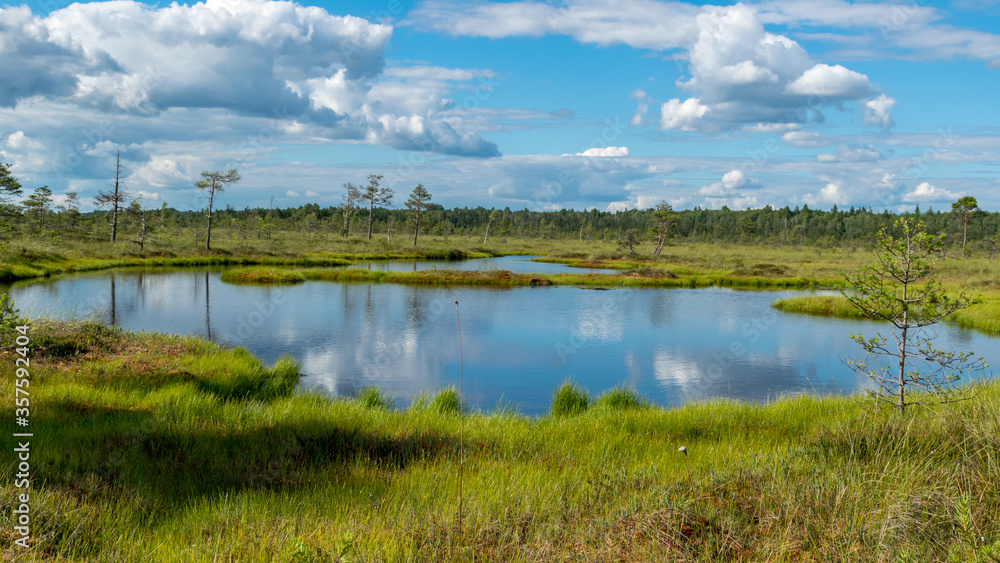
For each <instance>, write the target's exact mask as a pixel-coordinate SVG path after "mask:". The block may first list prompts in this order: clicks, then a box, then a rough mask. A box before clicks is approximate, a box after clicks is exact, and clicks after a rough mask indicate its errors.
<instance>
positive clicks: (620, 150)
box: [576, 147, 628, 156]
mask: <svg viewBox="0 0 1000 563" xmlns="http://www.w3.org/2000/svg"><path fill="white" fill-rule="evenodd" d="M576 156H628V147H605V148H590V149H587V150H585V151H583V152H578V153H576Z"/></svg>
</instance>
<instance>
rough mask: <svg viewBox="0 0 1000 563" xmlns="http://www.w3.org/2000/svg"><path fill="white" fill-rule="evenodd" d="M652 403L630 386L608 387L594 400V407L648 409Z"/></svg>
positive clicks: (605, 408) (619, 409) (613, 409)
mask: <svg viewBox="0 0 1000 563" xmlns="http://www.w3.org/2000/svg"><path fill="white" fill-rule="evenodd" d="M651 406H652V405H651V403H650V402H649V401H646V400H645V399H643V398H642V396H641V395H639V392H638V391H636V390H635V389H632V388H631V387H615V388H613V389H608V390H607V391H605V392H604V393H601V396H600V397H598V398H597V400H596V401H594V408H597V409H604V410H612V411H622V410H629V409H648V408H650V407H651Z"/></svg>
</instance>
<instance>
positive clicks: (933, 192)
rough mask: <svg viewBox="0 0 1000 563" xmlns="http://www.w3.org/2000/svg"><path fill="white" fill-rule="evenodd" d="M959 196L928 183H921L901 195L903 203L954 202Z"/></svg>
mask: <svg viewBox="0 0 1000 563" xmlns="http://www.w3.org/2000/svg"><path fill="white" fill-rule="evenodd" d="M961 196H962V195H961V194H958V193H955V192H951V191H948V190H946V189H944V188H939V187H937V186H935V185H933V184H931V183H930V182H921V183H920V184H917V187H915V188H913V190H912V191H909V192H906V193H905V194H903V201H905V202H907V203H923V202H944V201H953V200H956V199H958V198H959V197H961Z"/></svg>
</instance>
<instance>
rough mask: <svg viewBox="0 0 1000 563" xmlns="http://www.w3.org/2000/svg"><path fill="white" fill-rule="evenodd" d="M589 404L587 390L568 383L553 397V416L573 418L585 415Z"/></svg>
mask: <svg viewBox="0 0 1000 563" xmlns="http://www.w3.org/2000/svg"><path fill="white" fill-rule="evenodd" d="M589 402H590V398H589V397H588V395H587V390H586V389H582V388H580V387H579V386H578V385H577V384H575V383H573V382H571V381H566V382H564V383H563V384H562V385H560V386H559V388H558V389H556V392H555V393H554V394H553V395H552V416H573V415H577V414H581V413H584V412H586V410H587V405H588V403H589Z"/></svg>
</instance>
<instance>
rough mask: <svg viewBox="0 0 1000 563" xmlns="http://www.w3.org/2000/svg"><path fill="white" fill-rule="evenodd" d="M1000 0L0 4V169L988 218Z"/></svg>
mask: <svg viewBox="0 0 1000 563" xmlns="http://www.w3.org/2000/svg"><path fill="white" fill-rule="evenodd" d="M998 22H1000V3H998V2H995V1H985V0H954V1H952V2H919V1H913V0H907V1H903V2H899V3H893V2H848V1H846V0H804V1H796V0H766V1H761V2H747V3H725V4H708V3H691V2H664V1H657V0H570V1H565V2H542V1H531V0H517V1H508V2H488V1H472V2H463V1H459V0H423V1H417V2H397V1H396V0H382V1H378V2H376V1H365V2H317V3H293V2H275V1H265V0H209V1H208V2H204V3H187V4H167V3H159V4H143V3H138V2H131V1H116V2H91V3H80V4H67V3H66V2H62V1H59V0H51V1H43V2H29V3H27V4H23V5H5V6H4V7H3V8H2V10H0V77H3V78H2V79H0V80H2V81H0V139H2V140H0V160H2V161H3V162H7V163H10V164H12V167H13V170H14V172H15V174H16V175H17V176H18V177H19V178H20V179H21V181H22V184H24V185H25V186H26V187H27V188H29V189H32V188H34V187H37V186H39V185H43V184H45V185H48V186H50V188H52V189H53V191H54V192H55V193H56V194H57V197H59V198H60V199H61V198H62V197H64V195H65V193H67V192H69V191H76V192H78V193H79V194H80V196H81V198H82V199H83V200H84V202H85V203H86V204H87V207H90V203H89V202H91V201H92V197H93V196H94V195H95V194H96V192H97V190H99V189H103V188H105V187H106V186H107V185H108V182H109V177H110V176H111V175H112V173H113V169H114V168H113V166H114V155H115V154H116V153H117V152H118V151H121V156H122V159H123V163H124V164H125V167H126V184H127V187H128V189H129V190H130V192H131V193H133V194H135V195H141V196H142V198H143V203H144V205H147V206H149V207H158V206H159V205H160V204H161V203H162V202H163V201H166V202H167V203H168V205H170V206H172V207H176V208H178V209H196V208H199V207H201V205H203V204H202V202H201V201H200V200H199V198H198V194H197V191H196V190H195V189H194V187H193V185H194V182H195V181H196V180H197V179H198V177H199V173H200V172H201V171H204V170H210V169H221V168H228V167H237V168H239V170H240V171H241V173H242V175H243V181H242V182H241V183H240V184H239V185H238V186H236V187H234V188H232V189H231V190H229V191H227V192H226V194H225V196H224V201H223V203H224V204H229V205H232V206H234V207H237V208H242V207H244V206H266V205H267V202H268V200H269V199H270V198H271V197H272V196H273V197H274V198H275V202H276V203H277V204H278V205H281V206H298V205H301V204H304V203H319V204H320V205H323V206H326V205H336V204H337V203H339V202H340V197H341V194H342V193H343V188H342V186H343V184H344V183H345V182H354V183H356V184H360V183H364V181H365V178H366V177H367V176H368V175H369V174H381V175H383V176H384V177H385V180H384V181H385V182H387V183H389V184H390V185H391V186H392V187H393V188H394V189H395V191H396V193H397V194H398V196H397V198H396V201H397V202H401V201H403V200H404V199H405V194H407V193H409V191H410V190H411V189H412V188H413V186H415V185H416V184H417V183H422V184H423V185H424V186H425V187H427V188H428V190H429V191H430V192H431V193H432V194H433V195H434V199H435V201H437V202H439V203H442V204H444V205H445V206H448V207H453V206H476V205H483V206H486V207H494V206H495V207H505V206H510V207H512V208H523V207H528V208H531V209H559V208H575V209H584V208H598V209H602V210H605V209H607V210H616V209H625V208H629V209H631V208H636V207H643V208H644V207H651V206H653V205H654V204H655V203H657V202H659V201H661V200H664V201H668V202H670V203H672V204H673V205H674V206H675V207H677V208H682V209H683V208H692V207H695V206H700V207H704V208H720V207H722V206H724V205H725V206H729V207H731V208H747V207H761V206H764V205H774V206H776V207H780V206H784V205H790V206H793V207H794V206H796V205H799V206H801V205H804V204H808V205H809V206H810V207H818V208H823V209H829V208H830V207H832V206H833V205H838V206H841V207H847V206H872V207H874V208H876V209H883V208H888V209H905V208H912V207H913V206H915V205H920V206H921V207H922V208H924V209H926V208H927V207H933V208H935V209H941V208H948V207H950V203H951V202H952V201H954V200H955V199H957V198H958V197H960V196H961V195H973V196H975V197H976V198H977V199H978V200H979V202H980V205H981V206H982V207H983V208H986V209H992V210H1000V195H998V193H1000V166H998V162H1000V109H998V107H997V104H995V103H994V100H995V99H996V92H997V91H1000V25H998Z"/></svg>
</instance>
